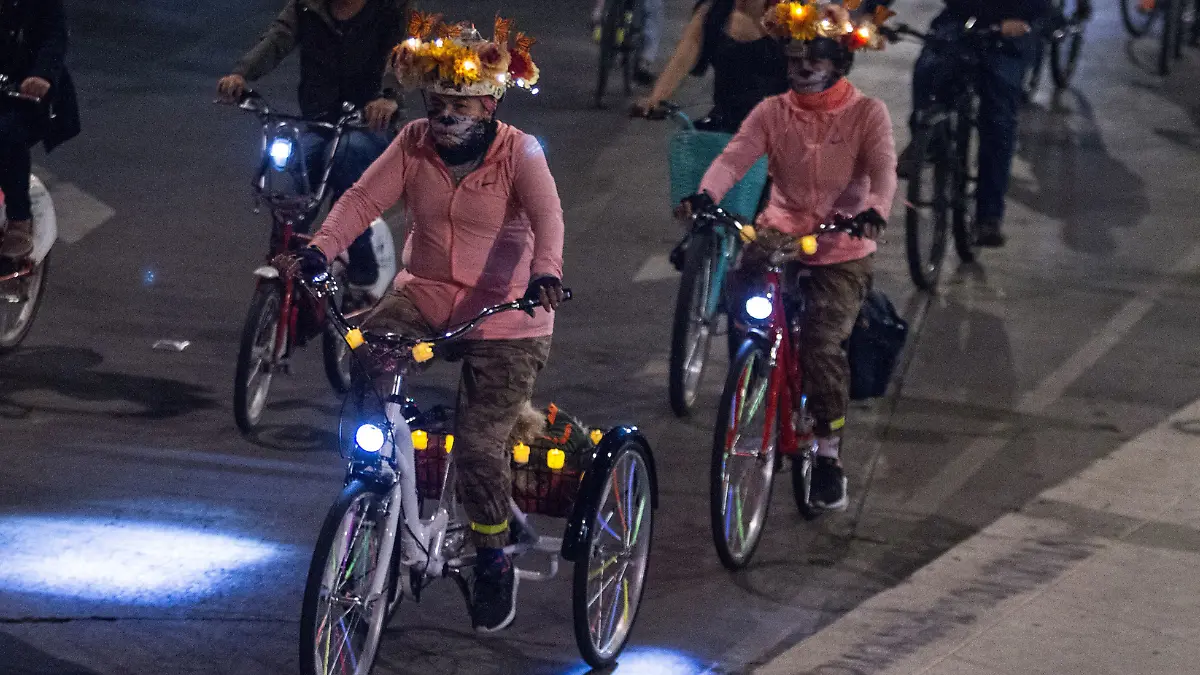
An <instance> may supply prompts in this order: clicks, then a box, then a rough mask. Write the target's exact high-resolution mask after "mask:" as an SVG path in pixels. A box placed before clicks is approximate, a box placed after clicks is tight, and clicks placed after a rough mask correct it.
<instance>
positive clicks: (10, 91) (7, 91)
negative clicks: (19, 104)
mask: <svg viewBox="0 0 1200 675" xmlns="http://www.w3.org/2000/svg"><path fill="white" fill-rule="evenodd" d="M19 87H20V85H19V84H17V83H16V82H13V83H12V84H10V83H9V77H8V76H7V75H0V94H2V95H3V96H4V97H5V98H11V99H16V100H18V101H26V102H28V103H41V102H42V99H41V97H40V96H29V95H27V94H22V93H21V90H20V88H19Z"/></svg>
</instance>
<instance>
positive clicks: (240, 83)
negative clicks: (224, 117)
mask: <svg viewBox="0 0 1200 675" xmlns="http://www.w3.org/2000/svg"><path fill="white" fill-rule="evenodd" d="M246 88H247V87H246V78H244V77H242V76H241V75H238V74H236V73H235V74H233V75H226V76H225V77H222V78H221V79H220V80H219V81H218V82H217V100H218V101H220V102H221V103H237V102H238V101H240V100H241V98H242V94H244V93H246Z"/></svg>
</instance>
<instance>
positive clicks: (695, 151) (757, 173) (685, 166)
mask: <svg viewBox="0 0 1200 675" xmlns="http://www.w3.org/2000/svg"><path fill="white" fill-rule="evenodd" d="M677 115H678V116H679V118H680V120H681V121H682V122H683V124H684V128H682V129H680V130H679V131H677V132H675V135H673V136H671V141H670V144H669V147H668V154H669V159H670V168H671V204H672V206H673V205H675V204H678V203H679V202H680V201H681V200H682V199H683V198H684V197H687V196H689V195H693V194H695V193H696V190H698V189H699V188H700V181H701V180H703V179H704V172H706V171H708V167H709V165H711V164H712V163H713V160H715V159H716V158H717V157H719V156H720V154H721V152H722V151H723V150H725V146H726V145H728V144H729V141H730V140H731V139H732V138H733V134H729V133H725V132H721V131H700V130H698V129H696V127H695V126H694V125H693V124H692V121H691V120H690V119H688V117H687V116H686V115H683V114H682V113H677ZM766 184H767V158H766V157H765V156H764V157H762V158H760V159H759V160H758V161H757V162H755V163H754V166H752V167H750V170H749V171H747V172H746V175H745V176H742V179H741V180H740V181H738V182H737V184H736V185H734V186H733V187H732V188H731V189H730V190H729V192H727V193H726V194H725V197H724V199H722V200H721V208H723V209H725V210H726V211H729V212H730V213H735V214H737V215H739V216H741V217H742V218H743V219H745V220H751V219H753V218H754V215H755V213H756V212H757V211H758V202H759V199H760V198H761V197H762V192H763V188H764V187H766Z"/></svg>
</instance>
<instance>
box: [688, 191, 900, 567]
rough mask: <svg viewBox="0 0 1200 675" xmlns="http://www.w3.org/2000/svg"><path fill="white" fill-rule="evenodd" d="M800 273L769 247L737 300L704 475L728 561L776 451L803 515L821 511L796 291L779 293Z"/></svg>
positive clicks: (712, 214) (756, 531) (826, 228)
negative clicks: (740, 333) (737, 326)
mask: <svg viewBox="0 0 1200 675" xmlns="http://www.w3.org/2000/svg"><path fill="white" fill-rule="evenodd" d="M697 217H698V218H701V219H706V220H714V221H722V222H723V223H724V225H723V226H724V227H729V228H736V229H742V230H745V228H748V227H749V226H747V225H745V224H742V223H739V222H738V221H737V219H736V218H734V217H732V216H730V215H729V214H728V213H726V212H724V211H723V210H721V209H720V208H719V207H712V208H709V209H706V210H705V211H702V212H700V213H699V214H697ZM867 222H869V220H868V217H867V216H865V215H863V216H858V217H855V218H849V217H838V218H835V219H834V220H833V222H830V223H824V224H821V225H820V226H818V228H817V234H815V235H809V236H806V237H803V238H801V240H800V242H799V244H800V247H801V249H802V250H803V251H804V253H807V254H812V253H815V252H816V250H817V247H818V237H820V236H822V235H825V234H831V233H837V232H844V233H847V234H850V235H852V236H862V232H863V229H862V228H863V225H864V224H865V223H867ZM876 224H877V223H876ZM810 274H811V273H810V272H809V270H807V269H806V268H805V267H804V266H803V264H802V263H799V262H796V261H795V260H794V258H793V257H792V254H788V253H785V252H783V251H772V252H771V253H770V255H769V258H768V263H767V267H766V269H765V270H762V271H761V273H760V274H759V275H758V279H757V281H756V282H755V283H754V284H753V286H752V288H753V290H752V291H751V292H750V294H749V297H747V298H745V299H744V300H741V299H739V300H740V303H739V306H740V307H741V309H740V314H741V320H742V321H743V322H744V324H745V326H746V330H745V338H744V339H743V341H742V343H741V346H740V347H739V348H738V350H737V355H736V356H735V357H734V359H733V362H732V364H731V365H730V368H729V375H728V376H727V378H726V380H725V389H724V391H723V392H722V394H721V403H720V407H719V408H718V409H717V424H716V427H715V429H714V432H713V445H712V462H711V465H710V482H709V510H710V516H711V523H712V536H713V543H714V545H715V546H716V549H717V556H718V557H719V558H720V559H721V564H723V565H724V566H725V567H726V568H727V569H729V570H738V569H741V568H743V567H745V566H746V565H747V564H749V562H750V559H751V558H752V557H753V556H754V551H755V550H756V549H757V547H758V543H759V540H760V539H761V537H762V531H763V526H764V524H765V523H766V518H767V511H768V508H769V506H770V503H771V492H772V488H773V483H774V478H775V470H776V468H777V466H778V464H779V457H783V456H786V457H789V458H791V460H792V491H793V496H794V498H795V502H796V506H797V508H798V509H799V510H800V513H801V515H802V516H804V517H805V518H807V519H813V518H816V517H818V516H820V515H821V514H822V513H823V509H822V508H821V507H820V506H818V505H816V504H814V503H813V501H812V499H811V494H812V491H811V489H812V468H813V464H814V462H815V461H816V456H815V455H816V447H815V443H814V442H813V441H814V437H813V433H812V427H813V420H812V418H811V417H810V416H809V414H808V400H807V397H806V396H805V394H804V389H803V385H804V376H803V373H802V372H801V368H800V359H799V354H798V353H797V352H796V349H797V345H798V344H799V343H798V340H797V338H798V332H799V326H800V321H799V317H800V316H802V313H803V311H804V302H805V298H804V293H803V291H801V292H800V293H798V294H793V293H785V289H792V288H796V287H797V285H798V281H799V280H802V279H803V278H805V277H807V276H810Z"/></svg>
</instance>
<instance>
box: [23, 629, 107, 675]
mask: <svg viewBox="0 0 1200 675" xmlns="http://www.w3.org/2000/svg"><path fill="white" fill-rule="evenodd" d="M0 654H3V655H4V656H3V659H2V662H3V670H4V673H5V675H98V673H96V671H94V670H89V669H87V668H84V667H83V666H80V665H77V664H74V663H71V662H70V661H63V660H61V659H56V658H54V657H53V656H50V655H49V654H47V653H45V652H43V651H41V650H39V649H37V648H36V647H34V646H33V645H30V644H27V643H25V642H22V641H20V640H18V639H17V638H15V637H13V636H11V635H8V634H7V633H0Z"/></svg>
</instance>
